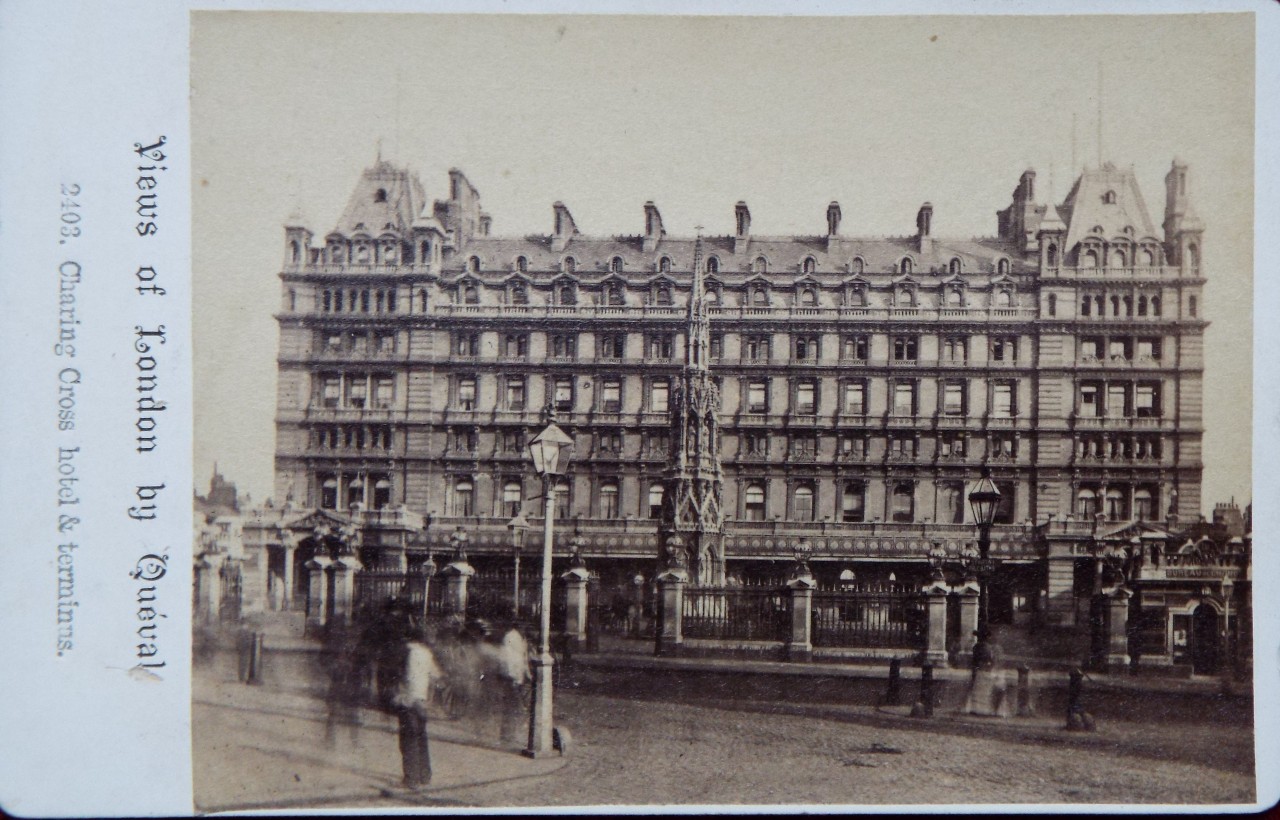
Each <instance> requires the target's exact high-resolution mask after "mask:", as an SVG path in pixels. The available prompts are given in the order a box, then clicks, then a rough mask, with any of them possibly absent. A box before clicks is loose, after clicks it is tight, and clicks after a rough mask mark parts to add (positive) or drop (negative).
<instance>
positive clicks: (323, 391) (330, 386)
mask: <svg viewBox="0 0 1280 820" xmlns="http://www.w3.org/2000/svg"><path fill="white" fill-rule="evenodd" d="M341 401H342V379H341V378H339V377H338V376H322V377H321V379H320V402H321V403H322V404H323V405H324V406H325V407H337V406H338V404H339V403H340V402H341Z"/></svg>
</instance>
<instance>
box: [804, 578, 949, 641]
mask: <svg viewBox="0 0 1280 820" xmlns="http://www.w3.org/2000/svg"><path fill="white" fill-rule="evenodd" d="M812 618H813V633H812V640H813V645H814V646H823V647H859V648H896V649H919V648H923V646H924V641H925V627H926V612H925V604H924V598H923V597H922V596H921V595H920V593H919V592H918V591H916V590H914V589H911V588H909V587H906V586H904V585H900V584H864V585H858V586H848V585H845V586H839V587H834V588H827V589H817V590H814V593H813V609H812Z"/></svg>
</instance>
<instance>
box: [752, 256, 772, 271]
mask: <svg viewBox="0 0 1280 820" xmlns="http://www.w3.org/2000/svg"><path fill="white" fill-rule="evenodd" d="M752 269H753V270H754V271H755V272H756V273H768V272H769V260H768V259H765V258H764V257H763V256H757V257H756V261H755V263H754V264H753V265H752Z"/></svg>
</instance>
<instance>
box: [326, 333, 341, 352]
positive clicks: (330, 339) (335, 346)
mask: <svg viewBox="0 0 1280 820" xmlns="http://www.w3.org/2000/svg"><path fill="white" fill-rule="evenodd" d="M324 346H325V347H327V348H329V349H330V350H341V349H342V334H341V333H329V334H327V335H326V336H325V339H324Z"/></svg>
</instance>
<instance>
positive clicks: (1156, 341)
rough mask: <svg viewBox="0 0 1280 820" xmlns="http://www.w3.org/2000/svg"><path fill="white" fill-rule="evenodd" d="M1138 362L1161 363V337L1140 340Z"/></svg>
mask: <svg viewBox="0 0 1280 820" xmlns="http://www.w3.org/2000/svg"><path fill="white" fill-rule="evenodd" d="M1138 361H1149V362H1158V361H1160V337H1158V336H1155V337H1151V338H1146V339H1139V340H1138Z"/></svg>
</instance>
